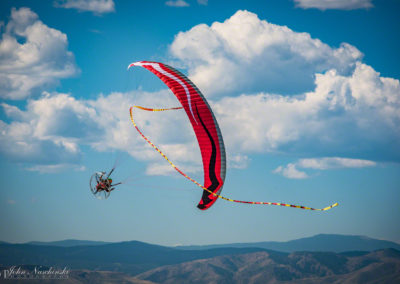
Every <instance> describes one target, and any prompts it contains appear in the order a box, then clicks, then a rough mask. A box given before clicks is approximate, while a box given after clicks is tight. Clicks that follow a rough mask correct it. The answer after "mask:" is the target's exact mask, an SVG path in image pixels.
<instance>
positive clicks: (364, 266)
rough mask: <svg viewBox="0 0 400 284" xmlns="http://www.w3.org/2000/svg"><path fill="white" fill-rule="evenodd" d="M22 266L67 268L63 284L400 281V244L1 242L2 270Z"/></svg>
mask: <svg viewBox="0 0 400 284" xmlns="http://www.w3.org/2000/svg"><path fill="white" fill-rule="evenodd" d="M21 265H30V267H34V266H35V265H41V266H48V267H68V269H70V270H71V273H70V275H69V277H70V278H69V280H62V281H67V282H62V283H109V282H114V283H400V245H399V244H397V243H394V242H388V241H382V240H376V239H371V238H367V237H362V236H343V235H317V236H313V237H309V238H303V239H298V240H293V241H288V242H260V243H238V244H222V245H212V246H210V245H207V246H180V247H166V246H159V245H152V244H148V243H143V242H138V241H130V242H119V243H106V242H92V241H79V240H64V241H58V242H50V243H43V242H31V243H25V244H10V243H4V242H3V243H0V266H1V267H2V269H6V268H7V267H10V266H21ZM0 270H1V269H0ZM21 281H23V280H21ZM346 281H347V282H346ZM374 281H375V282H374ZM21 283H22V282H21ZM33 283H35V282H33ZM37 283H42V282H40V281H39V282H37ZM46 283H50V282H46ZM54 283H56V282H54ZM57 283H59V282H57Z"/></svg>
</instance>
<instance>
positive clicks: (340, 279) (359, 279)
mask: <svg viewBox="0 0 400 284" xmlns="http://www.w3.org/2000/svg"><path fill="white" fill-rule="evenodd" d="M136 277H137V278H139V279H143V280H148V281H151V282H155V283H166V284H168V283H171V284H172V283H174V284H175V283H199V284H200V283H232V284H235V283H249V284H251V283H263V284H264V283H265V284H268V283H311V284H312V283H363V284H364V283H400V251H397V250H394V249H385V250H380V251H374V252H364V253H360V252H358V253H332V252H296V253H291V254H285V253H277V252H267V251H260V252H254V253H248V254H240V255H224V256H217V257H213V258H210V259H200V260H195V261H191V262H185V263H181V264H176V265H169V266H163V267H159V268H155V269H152V270H150V271H147V272H144V273H142V274H139V275H137V276H136Z"/></svg>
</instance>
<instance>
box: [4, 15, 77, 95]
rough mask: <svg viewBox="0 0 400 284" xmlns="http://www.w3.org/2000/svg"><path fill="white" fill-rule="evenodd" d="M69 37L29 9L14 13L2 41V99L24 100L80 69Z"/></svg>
mask: <svg viewBox="0 0 400 284" xmlns="http://www.w3.org/2000/svg"><path fill="white" fill-rule="evenodd" d="M67 48H68V40H67V36H66V35H65V34H64V33H62V32H60V31H58V30H56V29H53V28H50V27H48V26H46V25H45V24H44V23H43V22H41V21H40V20H39V19H38V15H37V14H36V13H34V12H33V11H31V10H30V9H29V8H20V9H15V8H13V9H12V10H11V19H10V21H9V22H8V23H7V25H6V27H5V32H4V33H3V34H2V36H1V40H0V97H1V98H4V99H23V98H26V97H28V96H29V95H30V94H32V93H34V92H35V91H38V90H41V89H43V88H45V87H49V86H52V85H55V84H57V82H58V80H59V79H61V78H66V77H70V76H73V75H75V74H76V73H77V72H78V71H79V70H78V68H77V67H76V65H75V60H74V56H73V54H72V53H71V52H70V51H68V49H67Z"/></svg>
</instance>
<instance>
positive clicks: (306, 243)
mask: <svg viewBox="0 0 400 284" xmlns="http://www.w3.org/2000/svg"><path fill="white" fill-rule="evenodd" d="M224 247H235V248H248V247H258V248H264V249H269V250H276V251H282V252H295V251H327V252H328V251H330V252H345V251H356V250H358V251H374V250H379V249H386V248H393V249H397V250H400V244H397V243H394V242H390V241H383V240H376V239H371V238H368V237H363V236H347V235H333V234H332V235H328V234H320V235H316V236H313V237H308V238H302V239H297V240H293V241H287V242H257V243H233V244H220V245H205V246H178V247H176V248H177V249H189V250H203V249H212V248H224Z"/></svg>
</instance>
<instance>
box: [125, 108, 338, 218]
mask: <svg viewBox="0 0 400 284" xmlns="http://www.w3.org/2000/svg"><path fill="white" fill-rule="evenodd" d="M133 108H138V109H141V110H146V111H166V110H178V109H182V107H174V108H162V109H156V108H146V107H141V106H132V107H131V108H130V109H129V112H130V116H131V120H132V123H133V126H135V128H136V130H137V131H138V132H139V134H140V135H141V136H142V137H143V139H144V140H146V141H147V143H149V144H150V145H151V147H153V148H154V149H155V150H156V151H157V152H158V153H160V155H161V156H162V157H163V158H164V159H165V160H166V161H167V162H168V163H169V164H170V165H171V166H172V167H173V168H174V169H175V170H176V171H177V172H178V173H180V174H181V175H183V176H184V177H185V178H187V179H188V180H190V181H191V182H193V183H194V184H196V185H197V186H198V187H200V188H201V189H203V190H205V191H207V192H209V193H210V194H213V195H214V196H216V197H218V198H221V199H223V200H226V201H230V202H236V203H245V204H260V205H277V206H286V207H292V208H299V209H305V210H315V211H326V210H329V209H331V208H333V207H336V206H338V203H335V204H332V205H330V206H328V207H325V208H321V209H319V208H312V207H307V206H301V205H293V204H287V203H280V202H262V201H243V200H235V199H231V198H227V197H224V196H222V195H219V194H216V193H214V192H212V191H211V190H209V189H207V188H206V187H204V186H203V185H201V184H200V183H199V182H197V181H195V180H194V179H192V178H191V177H189V176H188V175H187V174H185V173H184V172H182V171H181V170H180V169H179V168H177V167H176V166H175V165H174V164H173V163H172V162H171V161H170V160H169V159H168V157H167V156H166V155H165V154H164V153H163V152H162V151H161V150H160V149H158V148H157V146H155V145H154V144H153V143H152V142H151V141H150V140H149V139H148V138H147V137H146V136H145V135H144V134H143V133H142V131H140V129H139V127H138V126H137V124H136V122H135V120H134V119H133Z"/></svg>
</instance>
